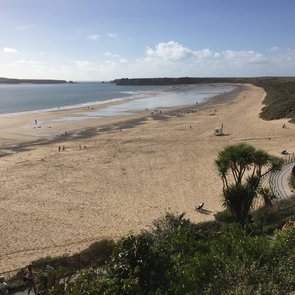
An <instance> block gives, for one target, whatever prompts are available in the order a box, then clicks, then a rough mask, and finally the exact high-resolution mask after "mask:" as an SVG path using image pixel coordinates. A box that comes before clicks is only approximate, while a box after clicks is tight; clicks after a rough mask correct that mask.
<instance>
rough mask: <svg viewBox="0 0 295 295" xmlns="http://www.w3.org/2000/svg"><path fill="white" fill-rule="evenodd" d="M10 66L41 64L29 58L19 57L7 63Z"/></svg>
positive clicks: (36, 65)
mask: <svg viewBox="0 0 295 295" xmlns="http://www.w3.org/2000/svg"><path fill="white" fill-rule="evenodd" d="M9 65H10V66H12V67H15V66H19V65H25V66H35V67H41V66H43V64H42V63H41V62H38V61H35V60H31V59H28V60H27V59H19V60H16V61H14V62H12V63H10V64H9Z"/></svg>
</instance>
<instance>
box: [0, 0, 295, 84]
mask: <svg viewBox="0 0 295 295" xmlns="http://www.w3.org/2000/svg"><path fill="white" fill-rule="evenodd" d="M294 15H295V1H294V0H279V1H278V0H0V77H9V78H23V79H25V78H27V79H31V78H36V79H64V80H73V81H83V80H84V81H90V80H91V81H94V80H95V81H108V80H112V79H116V78H149V77H186V76H190V77H252V76H294V75H295V34H294V33H295V17H294Z"/></svg>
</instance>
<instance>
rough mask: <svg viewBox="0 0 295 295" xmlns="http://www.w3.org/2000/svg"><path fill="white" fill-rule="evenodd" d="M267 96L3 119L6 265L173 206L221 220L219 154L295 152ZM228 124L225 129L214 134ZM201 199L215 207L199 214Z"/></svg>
mask: <svg viewBox="0 0 295 295" xmlns="http://www.w3.org/2000/svg"><path fill="white" fill-rule="evenodd" d="M264 96H265V92H264V90H263V89H261V88H258V87H254V86H252V85H243V86H239V87H238V88H237V90H236V91H234V92H232V93H230V94H224V95H221V96H219V97H216V98H214V99H212V100H210V102H208V103H206V104H204V105H201V106H191V107H187V108H173V109H166V110H161V113H160V112H154V114H153V115H151V112H150V111H142V112H140V113H137V114H135V115H133V116H129V117H127V116H126V117H125V116H123V117H115V118H104V119H90V120H83V121H73V122H72V121H63V122H58V123H54V124H51V123H50V124H51V125H50V126H49V125H46V124H45V125H42V127H41V128H34V127H36V126H34V119H35V115H33V114H30V115H22V116H14V117H10V118H2V117H1V118H0V126H1V128H0V140H1V144H0V147H1V148H0V152H1V154H2V155H6V156H4V157H2V158H0V161H1V165H0V181H1V186H0V210H1V215H0V232H1V246H2V247H1V250H2V251H1V253H0V272H1V271H7V270H11V269H15V268H20V267H23V266H24V265H26V264H28V263H29V262H30V261H32V260H35V259H37V258H40V257H44V256H48V255H51V256H54V255H61V254H65V253H67V254H71V253H74V252H76V251H79V250H81V249H84V248H85V247H87V246H88V245H89V244H91V243H92V242H93V241H96V240H99V239H103V238H114V239H119V238H120V237H122V236H123V235H126V234H128V233H138V232H140V230H142V229H147V228H149V227H150V226H151V224H152V222H153V220H155V219H156V218H159V217H161V216H163V215H164V214H165V212H173V213H176V214H177V213H182V212H185V213H186V215H185V216H186V217H187V218H189V219H191V221H193V222H198V221H205V220H212V219H213V218H214V216H213V214H214V213H216V212H217V211H219V210H222V206H221V188H222V183H221V180H220V179H219V177H218V173H217V171H216V168H215V166H214V160H215V159H216V156H217V153H218V152H219V151H220V150H221V149H222V148H223V147H224V146H226V145H228V144H233V143H238V142H248V143H250V144H253V145H254V146H256V147H257V148H263V149H265V150H266V151H268V152H270V153H272V154H275V155H279V154H280V152H281V151H282V150H283V149H287V151H289V152H294V151H295V137H294V125H293V124H290V123H287V120H277V121H263V120H262V119H260V118H259V116H258V115H259V113H260V110H261V107H262V101H263V98H264ZM65 115H68V116H71V115H72V113H71V111H65ZM52 116H57V114H54V113H48V114H46V113H44V114H39V115H38V118H37V119H38V121H39V120H40V121H48V119H49V118H52ZM58 116H60V114H58ZM284 123H286V125H287V127H288V128H286V129H283V128H282V125H283V124H284ZM221 124H223V126H224V132H225V135H224V136H219V137H217V136H214V135H213V129H214V128H215V127H217V126H220V125H221ZM49 127H50V128H49ZM42 132H43V133H42ZM65 132H66V134H65ZM58 146H65V150H64V151H61V152H59V151H58ZM9 153H11V154H9ZM201 202H204V203H205V206H204V209H206V210H207V211H206V213H207V214H202V213H196V212H195V211H194V207H195V206H196V204H198V203H201Z"/></svg>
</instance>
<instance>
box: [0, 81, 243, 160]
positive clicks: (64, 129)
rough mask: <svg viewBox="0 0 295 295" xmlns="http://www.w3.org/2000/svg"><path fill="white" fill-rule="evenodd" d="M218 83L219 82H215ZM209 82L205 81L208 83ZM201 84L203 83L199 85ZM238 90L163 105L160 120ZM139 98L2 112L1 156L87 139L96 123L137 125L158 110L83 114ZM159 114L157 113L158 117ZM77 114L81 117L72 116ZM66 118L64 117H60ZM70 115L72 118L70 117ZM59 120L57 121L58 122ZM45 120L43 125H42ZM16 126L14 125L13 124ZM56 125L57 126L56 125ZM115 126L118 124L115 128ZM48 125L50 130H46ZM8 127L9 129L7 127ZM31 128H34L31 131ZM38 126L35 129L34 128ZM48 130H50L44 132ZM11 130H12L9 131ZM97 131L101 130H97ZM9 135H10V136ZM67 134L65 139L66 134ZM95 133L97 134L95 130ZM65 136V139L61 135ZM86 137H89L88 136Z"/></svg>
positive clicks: (108, 127)
mask: <svg viewBox="0 0 295 295" xmlns="http://www.w3.org/2000/svg"><path fill="white" fill-rule="evenodd" d="M215 84H216V83H215ZM215 84H209V85H210V86H214V85H215ZM206 85H207V84H205V86H206ZM223 85H226V86H229V85H230V86H232V85H233V84H226V83H221V84H220V85H217V86H223ZM195 86H196V85H176V86H171V87H169V88H167V89H166V90H164V91H163V90H161V91H151V90H147V91H139V92H138V93H137V94H139V95H140V94H149V95H152V94H154V93H155V92H156V93H157V94H159V93H160V94H161V93H165V92H174V93H175V94H180V95H181V93H183V92H187V91H191V90H192V89H194V87H195ZM197 86H199V85H197ZM234 87H236V88H235V89H233V90H231V91H229V92H226V93H222V94H218V95H216V96H213V97H210V98H208V99H207V100H206V101H204V102H202V103H200V104H198V106H197V107H196V106H194V105H182V106H173V107H161V108H159V110H161V111H163V112H165V116H164V115H162V116H160V114H159V113H158V114H156V113H155V114H154V117H156V119H160V118H162V119H164V118H167V117H166V116H169V113H171V114H172V116H174V115H175V114H176V113H177V112H181V111H184V112H185V111H186V110H187V109H190V108H194V109H196V108H202V107H204V106H206V105H207V104H208V105H210V104H211V103H213V102H215V101H217V100H221V101H223V100H224V98H223V97H224V96H226V95H229V96H230V97H232V93H235V92H236V91H239V90H238V88H240V87H242V85H239V84H236V85H234ZM135 99H136V98H132V97H131V98H130V97H126V98H122V99H115V100H112V101H110V102H107V101H106V102H104V103H102V104H95V103H94V104H89V106H82V107H77V108H76V107H74V108H65V109H60V110H52V111H41V112H38V111H36V113H35V112H34V111H30V112H25V113H14V114H3V115H0V126H2V128H1V129H0V142H1V143H0V158H1V157H3V156H6V155H9V154H12V153H14V152H18V151H24V150H26V149H29V148H30V146H37V145H40V144H42V145H44V144H50V143H58V142H60V141H64V140H65V139H73V138H72V137H71V136H70V135H73V134H77V133H78V134H79V136H78V137H79V138H83V135H82V134H83V133H85V134H88V135H89V132H88V131H87V129H88V128H92V127H93V126H97V128H100V127H101V128H102V130H101V131H107V130H108V131H110V130H113V129H116V128H130V126H135V125H136V124H140V122H143V121H145V120H146V118H148V117H149V116H150V115H151V112H152V111H154V109H150V110H132V109H130V110H126V111H125V112H126V114H124V115H122V114H120V115H113V116H106V117H91V116H89V117H85V116H84V117H83V114H85V113H91V112H95V111H99V110H103V109H106V108H108V107H113V106H118V105H123V104H126V103H128V102H131V101H133V100H135ZM156 115H157V116H156ZM73 117H76V118H77V120H74V119H72V120H71V118H73ZM60 118H63V119H64V120H62V119H61V120H58V119H60ZM67 118H70V120H67ZM35 119H37V121H38V126H34V125H33V122H34V121H35ZM55 120H57V121H56V122H55ZM40 122H41V124H40ZM13 125H14V126H13ZM52 126H55V128H54V127H52ZM112 126H114V127H112ZM46 128H47V129H46ZM3 129H5V131H6V132H5V131H4V130H3ZM30 129H31V130H30ZM33 129H35V130H33ZM44 129H45V130H46V131H44ZM7 131H8V132H7ZM97 132H100V131H99V130H97ZM8 134H9V135H8ZM65 134H66V135H67V136H66V137H67V138H65V137H64V135H65ZM93 134H95V133H93ZM61 137H62V138H61ZM85 137H88V136H86V135H85Z"/></svg>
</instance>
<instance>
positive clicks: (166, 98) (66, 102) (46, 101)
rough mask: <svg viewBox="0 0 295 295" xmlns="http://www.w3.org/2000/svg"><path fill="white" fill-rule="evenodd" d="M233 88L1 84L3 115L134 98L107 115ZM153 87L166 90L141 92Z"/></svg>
mask: <svg viewBox="0 0 295 295" xmlns="http://www.w3.org/2000/svg"><path fill="white" fill-rule="evenodd" d="M232 89H233V87H232V86H216V85H200V86H199V87H197V88H194V89H193V90H187V91H182V92H181V93H179V92H174V91H173V86H171V87H167V86H118V85H115V84H111V83H77V84H50V85H45V84H44V85H43V84H42V85H38V84H18V85H6V84H2V85H0V114H2V115H3V114H13V113H23V112H32V111H33V112H40V111H51V110H58V109H67V108H78V107H81V106H87V105H88V106H89V105H93V104H101V103H105V102H110V101H116V100H122V99H125V98H129V97H130V98H133V100H132V101H130V102H128V103H125V104H121V105H119V106H114V107H111V108H106V109H104V110H103V111H101V114H100V115H101V116H105V115H114V114H115V113H117V112H122V111H126V110H138V109H140V110H142V109H145V108H160V107H169V106H179V105H189V104H195V103H196V102H202V101H204V100H206V99H208V98H210V97H212V96H215V95H218V94H220V93H223V92H228V91H231V90H232ZM151 90H156V91H162V90H166V91H163V92H161V93H160V94H148V93H147V94H140V93H139V92H141V91H151ZM92 115H94V114H93V113H92ZM97 115H98V116H99V114H97Z"/></svg>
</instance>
